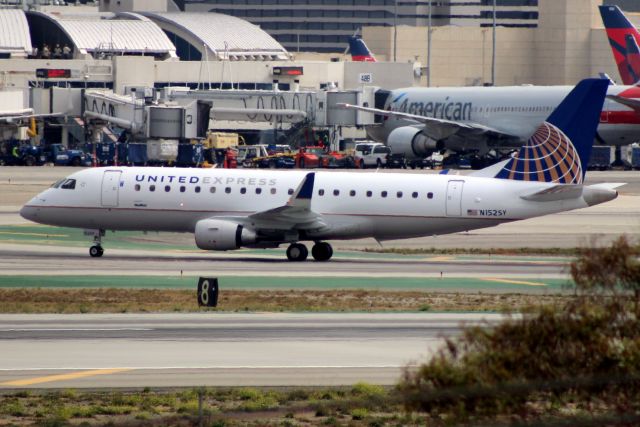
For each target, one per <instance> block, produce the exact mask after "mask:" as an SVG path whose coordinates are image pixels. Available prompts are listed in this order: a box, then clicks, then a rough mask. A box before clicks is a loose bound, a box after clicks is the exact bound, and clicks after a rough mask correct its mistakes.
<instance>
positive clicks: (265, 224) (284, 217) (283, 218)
mask: <svg viewBox="0 0 640 427" xmlns="http://www.w3.org/2000/svg"><path fill="white" fill-rule="evenodd" d="M315 175H316V174H315V172H311V173H308V174H307V175H306V176H305V177H304V179H303V180H302V182H301V183H300V185H299V186H298V188H297V189H296V191H294V193H293V194H292V195H291V198H289V201H288V202H287V203H286V204H285V205H283V206H279V207H277V208H273V209H268V210H266V211H261V212H256V213H254V214H252V215H249V219H250V220H251V221H252V222H253V223H255V224H256V227H257V228H268V229H285V230H289V229H294V230H320V229H323V228H325V227H327V224H326V223H325V222H324V221H323V219H322V215H320V214H318V213H316V212H313V211H312V210H311V197H312V195H313V185H314V181H315Z"/></svg>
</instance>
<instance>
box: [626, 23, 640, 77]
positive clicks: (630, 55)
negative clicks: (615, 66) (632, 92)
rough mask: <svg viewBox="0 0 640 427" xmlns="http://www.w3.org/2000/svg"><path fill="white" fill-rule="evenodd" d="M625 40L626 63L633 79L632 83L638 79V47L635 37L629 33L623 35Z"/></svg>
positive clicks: (639, 65)
mask: <svg viewBox="0 0 640 427" xmlns="http://www.w3.org/2000/svg"><path fill="white" fill-rule="evenodd" d="M625 40H626V42H627V63H628V64H629V72H630V73H631V76H632V77H633V79H634V84H636V83H638V82H639V81H640V48H639V47H638V42H637V41H636V39H635V37H633V35H631V34H627V35H626V36H625Z"/></svg>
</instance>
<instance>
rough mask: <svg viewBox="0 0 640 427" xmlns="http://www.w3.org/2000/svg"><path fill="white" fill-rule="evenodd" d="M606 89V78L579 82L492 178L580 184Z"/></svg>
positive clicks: (607, 83) (589, 154) (587, 161)
mask: <svg viewBox="0 0 640 427" xmlns="http://www.w3.org/2000/svg"><path fill="white" fill-rule="evenodd" d="M608 86H609V81H608V80H605V79H586V80H582V81H581V82H580V83H578V85H577V86H576V87H575V88H573V90H572V91H571V92H569V94H568V95H567V96H566V98H565V99H564V100H563V101H562V102H561V103H560V105H558V107H556V109H555V110H554V111H553V112H552V113H551V115H550V116H549V117H548V118H547V120H546V121H545V122H543V123H542V124H541V125H540V127H539V128H538V130H537V131H536V132H535V133H534V134H533V136H532V137H531V138H529V141H527V144H526V145H525V146H523V147H522V148H521V149H520V151H519V152H518V153H517V154H516V155H515V156H514V157H513V158H511V159H510V160H508V161H507V162H506V163H505V164H504V166H503V167H502V169H500V171H499V172H498V173H497V175H495V177H496V178H502V179H512V180H518V181H539V182H552V183H557V184H582V182H583V181H584V174H585V172H586V166H587V165H588V164H589V157H590V156H591V148H592V146H593V141H594V139H595V135H596V128H597V127H598V122H599V118H600V112H601V111H602V106H603V104H604V99H605V96H606V93H607V87H608Z"/></svg>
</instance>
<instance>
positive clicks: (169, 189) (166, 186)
mask: <svg viewBox="0 0 640 427" xmlns="http://www.w3.org/2000/svg"><path fill="white" fill-rule="evenodd" d="M164 191H165V192H167V193H168V192H169V191H171V186H170V185H165V186H164Z"/></svg>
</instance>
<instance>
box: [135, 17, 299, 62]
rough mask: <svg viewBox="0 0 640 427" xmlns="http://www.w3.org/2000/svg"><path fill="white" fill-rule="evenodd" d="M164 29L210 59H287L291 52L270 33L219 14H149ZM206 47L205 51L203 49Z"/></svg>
mask: <svg viewBox="0 0 640 427" xmlns="http://www.w3.org/2000/svg"><path fill="white" fill-rule="evenodd" d="M144 16H146V17H148V18H150V19H151V20H153V21H154V22H156V23H157V24H158V25H159V26H160V27H161V28H162V29H163V30H165V31H166V32H168V33H173V34H175V35H176V36H178V37H180V38H182V39H184V40H186V41H187V42H188V43H189V44H190V45H191V46H192V47H193V48H195V49H197V50H198V51H200V52H201V53H202V56H203V58H207V59H209V60H215V59H217V60H225V59H228V60H231V61H273V60H288V59H289V53H288V52H287V50H286V49H285V48H284V47H283V46H282V45H281V44H280V43H278V42H277V41H276V40H275V39H274V38H273V37H271V36H270V35H269V34H268V33H267V32H265V31H263V30H262V29H261V28H260V27H258V26H257V25H254V24H251V23H250V22H248V21H245V20H243V19H240V18H236V17H234V16H230V15H223V14H220V13H185V12H167V13H154V12H146V13H144ZM205 46H206V48H207V49H206V50H205V49H204V47H205Z"/></svg>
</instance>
